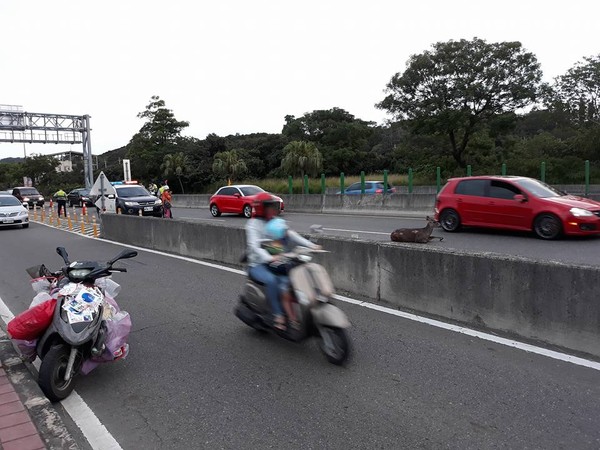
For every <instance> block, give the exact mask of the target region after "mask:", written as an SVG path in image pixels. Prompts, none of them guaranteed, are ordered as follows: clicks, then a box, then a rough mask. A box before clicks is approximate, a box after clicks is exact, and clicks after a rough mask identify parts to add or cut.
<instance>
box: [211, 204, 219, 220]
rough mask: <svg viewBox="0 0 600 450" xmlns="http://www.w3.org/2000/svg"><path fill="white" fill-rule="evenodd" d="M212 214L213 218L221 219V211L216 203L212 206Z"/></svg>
mask: <svg viewBox="0 0 600 450" xmlns="http://www.w3.org/2000/svg"><path fill="white" fill-rule="evenodd" d="M210 213H211V214H212V216H213V217H219V216H220V215H221V211H219V207H218V206H217V205H216V204H215V203H213V204H212V205H210Z"/></svg>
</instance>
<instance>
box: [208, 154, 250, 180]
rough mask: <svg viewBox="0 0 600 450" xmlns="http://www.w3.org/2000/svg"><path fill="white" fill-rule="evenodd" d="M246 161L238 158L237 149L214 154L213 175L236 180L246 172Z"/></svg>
mask: <svg viewBox="0 0 600 450" xmlns="http://www.w3.org/2000/svg"><path fill="white" fill-rule="evenodd" d="M246 170H247V167H246V163H245V162H244V161H243V160H242V159H240V157H239V155H238V150H235V149H233V150H229V151H225V152H219V153H217V154H216V155H215V158H214V162H213V172H214V173H215V175H217V176H219V177H222V178H227V180H228V181H231V180H236V179H238V177H241V176H242V175H243V174H244V173H246Z"/></svg>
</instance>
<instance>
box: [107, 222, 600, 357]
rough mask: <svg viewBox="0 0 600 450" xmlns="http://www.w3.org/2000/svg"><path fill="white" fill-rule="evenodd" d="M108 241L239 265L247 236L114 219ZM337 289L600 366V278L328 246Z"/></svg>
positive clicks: (521, 264) (598, 272)
mask: <svg viewBox="0 0 600 450" xmlns="http://www.w3.org/2000/svg"><path fill="white" fill-rule="evenodd" d="M102 229H103V234H104V237H106V238H107V239H110V240H115V241H118V242H123V243H126V244H133V245H137V246H140V247H147V248H152V249H156V250H162V251H166V252H170V253H176V254H180V255H185V256H190V257H194V258H200V259H206V260H211V261H216V262H221V263H226V264H232V265H238V266H239V257H240V256H241V254H242V252H243V249H244V245H245V232H244V230H243V228H231V227H227V226H223V225H219V224H206V223H197V222H191V221H189V222H188V221H185V220H177V219H175V220H165V219H156V218H145V217H137V216H123V215H115V214H105V215H103V218H102ZM318 242H319V243H321V244H322V245H323V246H324V247H325V248H326V249H328V250H330V251H331V253H325V254H319V255H317V260H318V261H319V262H322V263H323V264H324V265H325V267H326V268H327V270H328V271H329V273H330V275H331V277H332V280H333V282H334V284H335V285H336V287H337V288H338V289H340V290H343V291H344V292H347V293H349V294H351V295H357V296H361V297H367V298H369V299H372V300H373V301H380V302H383V303H385V304H387V305H392V306H395V307H398V308H401V309H408V310H411V311H415V312H419V313H424V314H428V315H433V316H439V317H443V318H447V319H451V320H455V321H458V322H461V323H464V324H467V325H469V326H473V327H479V328H482V329H485V330H491V331H498V332H503V333H508V334H510V335H517V336H520V337H522V338H525V339H532V340H535V341H539V342H544V343H547V344H551V345H553V346H559V347H563V348H565V349H568V350H571V351H576V352H583V353H587V354H590V355H593V356H594V357H597V358H600V302H598V301H597V295H598V287H599V286H600V268H598V267H589V266H577V265H569V264H562V263H558V262H548V261H536V260H532V259H527V258H520V257H510V256H503V255H497V254H489V253H478V254H473V253H466V252H461V251H456V250H447V249H438V248H431V247H427V246H426V245H420V244H396V243H387V242H376V241H358V240H352V239H346V238H338V237H324V236H320V237H319V238H318Z"/></svg>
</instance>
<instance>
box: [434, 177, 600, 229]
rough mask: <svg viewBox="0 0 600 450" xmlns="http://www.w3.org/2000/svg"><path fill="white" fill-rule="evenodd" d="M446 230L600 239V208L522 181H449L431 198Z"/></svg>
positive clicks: (552, 189)
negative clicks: (494, 230) (483, 229)
mask: <svg viewBox="0 0 600 450" xmlns="http://www.w3.org/2000/svg"><path fill="white" fill-rule="evenodd" d="M435 218H436V219H437V220H439V222H440V225H441V226H442V228H443V229H444V230H445V231H456V230H458V229H459V228H460V227H461V225H465V226H473V227H487V228H501V229H506V230H524V231H533V232H535V234H536V235H537V236H538V237H540V238H542V239H556V238H558V237H559V236H561V235H563V234H565V235H598V234H600V203H599V202H596V201H594V200H589V199H587V198H582V197H576V196H573V195H568V194H565V193H564V192H560V191H558V190H556V189H554V188H553V187H551V186H548V185H547V184H545V183H543V182H541V181H538V180H535V179H533V178H526V177H513V176H480V177H465V178H452V179H450V180H448V183H446V185H445V186H444V187H443V188H442V190H441V191H440V193H439V194H438V196H437V198H436V203H435Z"/></svg>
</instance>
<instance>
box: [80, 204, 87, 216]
mask: <svg viewBox="0 0 600 450" xmlns="http://www.w3.org/2000/svg"><path fill="white" fill-rule="evenodd" d="M81 214H83V215H84V216H87V206H86V205H85V203H84V204H83V206H82V207H81Z"/></svg>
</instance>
